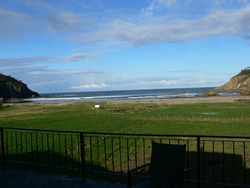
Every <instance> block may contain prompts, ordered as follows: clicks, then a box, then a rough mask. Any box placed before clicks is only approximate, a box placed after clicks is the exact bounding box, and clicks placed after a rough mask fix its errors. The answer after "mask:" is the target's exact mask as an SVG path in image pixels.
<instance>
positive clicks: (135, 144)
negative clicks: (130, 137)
mask: <svg viewBox="0 0 250 188" xmlns="http://www.w3.org/2000/svg"><path fill="white" fill-rule="evenodd" d="M134 142H135V143H134V147H135V166H138V164H137V139H136V138H135V139H134ZM136 175H137V171H136Z"/></svg>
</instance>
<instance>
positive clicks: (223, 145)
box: [222, 141, 226, 183]
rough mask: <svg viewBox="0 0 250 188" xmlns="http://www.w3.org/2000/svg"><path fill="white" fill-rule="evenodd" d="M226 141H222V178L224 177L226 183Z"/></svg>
mask: <svg viewBox="0 0 250 188" xmlns="http://www.w3.org/2000/svg"><path fill="white" fill-rule="evenodd" d="M225 172H226V171H225V142H224V141H222V173H223V175H222V178H223V183H225V181H226V177H225Z"/></svg>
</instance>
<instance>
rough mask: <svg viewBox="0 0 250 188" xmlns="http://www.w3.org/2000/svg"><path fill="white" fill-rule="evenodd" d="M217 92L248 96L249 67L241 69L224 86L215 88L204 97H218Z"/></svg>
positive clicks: (249, 88)
mask: <svg viewBox="0 0 250 188" xmlns="http://www.w3.org/2000/svg"><path fill="white" fill-rule="evenodd" d="M219 92H236V93H240V94H242V95H250V67H248V68H246V69H243V70H242V71H241V72H240V73H239V74H237V75H236V76H234V77H232V78H231V79H230V80H229V81H228V82H227V83H226V84H224V85H222V86H220V87H217V88H215V89H213V90H211V91H209V92H208V93H206V94H204V95H205V96H211V95H218V93H219Z"/></svg>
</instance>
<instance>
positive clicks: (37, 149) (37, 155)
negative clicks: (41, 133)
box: [36, 133, 39, 164]
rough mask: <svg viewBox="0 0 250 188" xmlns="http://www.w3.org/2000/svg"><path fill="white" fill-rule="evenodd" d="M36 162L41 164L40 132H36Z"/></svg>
mask: <svg viewBox="0 0 250 188" xmlns="http://www.w3.org/2000/svg"><path fill="white" fill-rule="evenodd" d="M36 163H37V164H39V148H38V133H36Z"/></svg>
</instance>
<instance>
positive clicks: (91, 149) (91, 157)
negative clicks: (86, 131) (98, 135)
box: [89, 135, 94, 170]
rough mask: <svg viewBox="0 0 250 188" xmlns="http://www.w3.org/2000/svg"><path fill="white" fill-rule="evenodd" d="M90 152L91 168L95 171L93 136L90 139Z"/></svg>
mask: <svg viewBox="0 0 250 188" xmlns="http://www.w3.org/2000/svg"><path fill="white" fill-rule="evenodd" d="M89 145H90V146H89V150H90V168H91V170H92V169H93V166H94V163H93V148H92V136H91V135H90V137H89Z"/></svg>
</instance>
